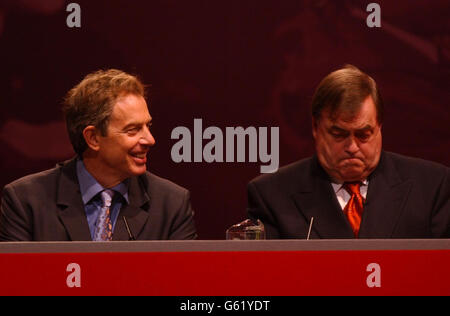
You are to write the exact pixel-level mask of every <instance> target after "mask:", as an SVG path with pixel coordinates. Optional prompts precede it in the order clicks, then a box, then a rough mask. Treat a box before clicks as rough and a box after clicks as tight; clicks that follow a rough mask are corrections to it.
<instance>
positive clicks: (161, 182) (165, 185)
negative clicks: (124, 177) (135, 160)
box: [139, 171, 188, 194]
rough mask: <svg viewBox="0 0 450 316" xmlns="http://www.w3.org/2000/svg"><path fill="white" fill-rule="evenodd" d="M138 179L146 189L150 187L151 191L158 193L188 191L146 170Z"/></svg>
mask: <svg viewBox="0 0 450 316" xmlns="http://www.w3.org/2000/svg"><path fill="white" fill-rule="evenodd" d="M139 179H140V180H141V181H142V183H143V184H144V187H146V188H147V190H148V189H150V190H152V192H158V193H160V194H161V193H166V194H167V193H172V194H186V192H187V191H188V190H187V189H186V188H184V187H182V186H180V185H178V184H176V183H174V182H172V181H170V180H168V179H165V178H162V177H160V176H157V175H156V174H154V173H151V172H149V171H146V172H145V173H144V174H143V175H141V176H139Z"/></svg>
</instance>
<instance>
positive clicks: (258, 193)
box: [248, 152, 450, 239]
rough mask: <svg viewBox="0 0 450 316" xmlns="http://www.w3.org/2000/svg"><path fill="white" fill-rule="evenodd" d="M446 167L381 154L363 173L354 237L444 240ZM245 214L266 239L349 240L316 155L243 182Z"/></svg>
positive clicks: (448, 202)
mask: <svg viewBox="0 0 450 316" xmlns="http://www.w3.org/2000/svg"><path fill="white" fill-rule="evenodd" d="M449 170H450V169H449V168H448V167H445V166H442V165H439V164H436V163H433V162H429V161H425V160H420V159H415V158H409V157H405V156H401V155H398V154H393V153H388V152H382V154H381V158H380V162H379V164H378V166H377V168H376V169H375V170H374V172H373V173H372V174H371V175H370V176H369V188H368V192H367V198H366V203H365V205H364V212H363V216H362V222H361V227H360V232H359V238H450V171H449ZM248 213H249V217H250V218H254V219H255V218H259V219H260V220H261V221H262V222H263V223H264V225H265V228H266V235H267V238H298V239H304V238H306V236H307V233H308V228H309V223H310V220H311V217H314V222H313V227H312V232H311V238H353V233H352V230H351V228H350V224H349V223H348V221H347V219H346V217H345V215H344V213H343V211H342V208H341V207H340V205H339V202H338V201H337V198H336V194H335V192H334V190H333V187H332V185H331V182H330V179H329V177H328V175H327V174H326V172H325V171H324V170H323V169H322V167H321V166H320V164H319V162H318V160H317V157H316V156H314V157H312V158H307V159H304V160H301V161H298V162H295V163H293V164H291V165H288V166H286V167H283V168H280V169H279V170H278V172H276V173H274V174H267V175H262V176H260V177H258V178H256V179H254V180H252V181H251V182H250V183H249V184H248Z"/></svg>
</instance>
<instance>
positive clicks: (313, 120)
mask: <svg viewBox="0 0 450 316" xmlns="http://www.w3.org/2000/svg"><path fill="white" fill-rule="evenodd" d="M311 123H312V124H311V125H312V134H313V137H314V139H316V134H317V120H316V119H315V118H314V117H313V118H312V122H311Z"/></svg>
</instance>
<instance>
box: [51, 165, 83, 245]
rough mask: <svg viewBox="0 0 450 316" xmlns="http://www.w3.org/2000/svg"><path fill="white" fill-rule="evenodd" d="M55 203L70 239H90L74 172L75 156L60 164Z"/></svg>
mask: <svg viewBox="0 0 450 316" xmlns="http://www.w3.org/2000/svg"><path fill="white" fill-rule="evenodd" d="M56 203H57V205H58V206H59V208H60V211H59V217H60V219H61V221H62V223H63V224H64V227H65V228H66V230H67V233H68V234H69V237H70V239H71V240H91V234H90V231H89V225H88V222H87V219H86V212H85V210H84V205H83V201H82V199H81V193H80V186H79V184H78V178H77V172H76V158H73V159H72V160H70V161H68V162H65V163H64V164H63V165H62V166H61V177H60V179H59V185H58V194H57V200H56Z"/></svg>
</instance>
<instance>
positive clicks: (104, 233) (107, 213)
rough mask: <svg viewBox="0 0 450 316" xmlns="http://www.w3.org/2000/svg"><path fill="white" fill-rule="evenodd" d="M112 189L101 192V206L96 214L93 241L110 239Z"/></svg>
mask: <svg viewBox="0 0 450 316" xmlns="http://www.w3.org/2000/svg"><path fill="white" fill-rule="evenodd" d="M113 196H114V191H112V190H104V191H102V192H101V198H102V208H101V210H100V215H99V216H98V220H97V226H96V228H95V234H94V239H93V240H94V241H110V240H112V222H111V210H110V208H111V201H112V198H113Z"/></svg>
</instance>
